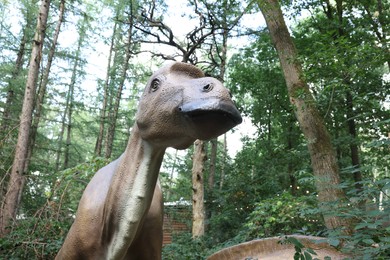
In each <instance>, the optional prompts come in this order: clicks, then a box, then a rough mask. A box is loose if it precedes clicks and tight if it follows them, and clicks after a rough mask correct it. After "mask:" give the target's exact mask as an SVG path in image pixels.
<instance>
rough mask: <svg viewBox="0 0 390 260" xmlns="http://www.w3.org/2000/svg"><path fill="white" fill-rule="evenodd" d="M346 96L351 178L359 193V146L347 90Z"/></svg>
mask: <svg viewBox="0 0 390 260" xmlns="http://www.w3.org/2000/svg"><path fill="white" fill-rule="evenodd" d="M346 96H347V124H348V132H349V135H350V136H351V139H352V140H351V141H350V145H349V147H350V150H351V161H352V167H353V178H354V181H355V188H356V191H357V192H358V193H359V192H361V191H362V188H363V185H362V183H361V181H362V180H363V177H362V172H361V171H360V159H359V147H358V141H357V131H356V123H355V115H354V112H353V98H352V94H351V92H350V91H349V90H347V93H346Z"/></svg>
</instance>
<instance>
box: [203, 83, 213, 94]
mask: <svg viewBox="0 0 390 260" xmlns="http://www.w3.org/2000/svg"><path fill="white" fill-rule="evenodd" d="M212 89H213V85H212V84H207V85H205V86H203V91H204V92H209V91H210V90H212Z"/></svg>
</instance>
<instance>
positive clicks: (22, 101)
mask: <svg viewBox="0 0 390 260" xmlns="http://www.w3.org/2000/svg"><path fill="white" fill-rule="evenodd" d="M279 4H280V5H279ZM389 5H390V4H389V3H388V2H387V1H382V0H375V1H368V0H367V1H366V0H363V1H341V0H336V1H329V0H324V1H317V0H302V1H300V0H299V1H280V2H278V1H276V0H264V1H261V0H259V1H235V0H223V1H205V0H196V1H193V0H188V1H179V4H178V2H176V3H175V6H176V7H175V9H173V8H174V7H173V2H172V1H142V0H138V1H137V0H127V1H124V0H106V1H87V0H68V1H65V0H53V1H48V0H45V1H38V0H33V1H31V0H18V1H6V0H2V1H1V2H0V112H1V113H0V116H1V118H0V194H1V195H0V198H1V200H0V201H1V214H0V228H1V238H0V255H2V256H4V257H5V258H7V259H26V258H29V259H31V258H36V259H52V258H53V257H54V255H55V254H56V252H57V251H58V249H59V247H60V246H61V244H62V241H63V239H64V236H65V235H66V233H67V230H68V228H69V226H70V224H71V223H72V221H73V216H74V213H75V210H76V209H77V204H78V201H79V198H80V196H81V194H82V191H83V189H84V188H85V186H86V184H87V183H88V181H89V179H90V178H91V176H92V175H93V174H94V173H95V172H96V170H97V169H99V168H100V167H102V166H104V165H105V164H107V163H108V162H109V161H111V160H113V159H115V158H117V157H118V156H119V155H120V154H121V153H122V152H123V151H124V148H125V146H126V143H127V140H128V137H129V132H130V129H131V126H132V124H133V123H134V122H133V119H134V114H135V112H136V107H137V100H138V97H139V95H140V92H141V91H142V89H143V86H144V85H145V82H146V80H147V78H148V76H150V75H151V73H152V71H153V70H154V69H156V68H157V67H159V66H160V65H161V64H163V63H164V62H166V60H178V61H184V62H189V63H191V64H194V65H196V66H198V67H200V68H202V69H203V70H204V71H206V73H207V74H209V75H211V76H214V77H217V78H219V79H220V80H222V81H224V82H225V85H226V86H227V87H228V88H229V89H230V90H231V92H232V94H233V97H234V99H235V101H236V103H237V106H238V107H239V108H240V110H241V112H242V113H243V115H244V116H245V117H246V118H247V119H248V120H249V121H250V122H251V124H250V125H251V126H252V127H251V128H253V129H254V131H252V132H253V134H251V135H244V136H243V137H242V138H241V143H242V145H241V146H239V148H236V149H235V150H236V151H235V152H234V153H231V152H230V153H229V152H228V147H230V148H229V149H230V150H232V149H233V148H234V147H232V145H231V144H232V143H234V144H235V143H236V141H235V140H233V137H232V136H231V135H230V134H228V135H225V136H224V137H222V138H220V139H218V140H212V141H209V142H202V143H201V145H199V146H195V149H192V148H191V149H189V150H187V151H186V152H179V153H177V152H176V151H171V152H170V153H168V154H167V155H166V157H165V160H164V166H163V170H162V173H161V181H162V184H163V189H164V199H165V201H166V202H175V201H180V200H185V201H193V200H195V201H200V200H201V201H202V203H200V204H201V205H202V207H201V208H194V209H193V216H194V217H193V219H192V221H189V222H192V223H189V225H190V226H192V232H191V233H188V234H187V233H184V234H181V235H180V236H178V237H175V238H174V241H173V243H172V244H170V245H168V246H165V247H164V255H163V256H164V259H204V258H205V257H206V256H207V255H210V254H211V253H212V252H214V251H216V250H218V249H220V248H222V247H226V246H228V245H233V244H237V243H240V242H243V241H248V240H252V239H255V238H263V237H269V236H280V235H286V234H306V235H317V236H323V237H327V238H328V242H329V243H330V244H331V245H332V246H335V247H337V248H339V249H340V250H344V251H346V252H347V253H353V254H355V255H356V256H357V257H366V258H377V259H380V258H386V257H388V256H389V254H390V228H389V223H390V220H389V216H390V207H389V198H388V196H389V189H390V182H389V180H390V177H389V161H390V160H389V159H390V158H389V157H390V155H389V154H390V153H389V145H390V140H389V138H390V129H389V122H390V117H389V102H390V101H389V94H390V88H389V85H390V84H389V83H390V76H389V65H390V53H389V47H388V46H389V37H390V36H389V33H390V32H389V27H388V26H387V25H388V24H389V20H390V15H389V10H390V6H389ZM177 6H180V8H178V7H177ZM173 10H174V11H173ZM280 10H282V11H283V13H284V17H280V16H279V18H278V16H277V14H278V11H280ZM262 15H264V18H265V20H263V16H262ZM46 17H47V20H46ZM173 18H175V19H173ZM273 19H274V20H273ZM276 19H279V20H277V22H278V23H273V21H276ZM37 21H38V22H37ZM183 21H186V22H183ZM264 21H266V23H265V22H264ZM285 21H286V22H287V24H288V31H287V29H286V32H287V34H283V35H280V34H279V35H278V34H277V33H276V34H275V27H274V26H275V24H279V25H280V24H284V22H285ZM177 24H179V25H181V26H177ZM174 28H177V29H176V30H174ZM276 31H277V30H276ZM278 37H282V38H281V39H282V41H280V39H279V38H278ZM282 43H291V44H290V45H288V46H287V45H283V44H282ZM283 50H285V51H283ZM287 50H288V51H287ZM291 50H292V51H291ZM296 51H297V53H298V54H295V53H296ZM287 54H291V56H286V55H287ZM289 65H294V66H293V68H292V69H293V70H294V71H293V72H294V73H297V74H296V75H298V76H299V77H296V78H295V80H297V82H298V83H299V84H294V83H292V82H293V81H292V79H291V78H292V77H291V76H292V75H293V74H294V73H293V72H291V70H288V68H289ZM290 68H291V67H290ZM302 102H303V103H302ZM28 111H30V112H28ZM310 116H313V117H315V119H316V121H314V122H315V123H314V124H311V122H313V121H310V120H309V119H308V118H310ZM318 126H320V128H318ZM322 126H323V127H322ZM321 127H322V128H321ZM247 128H249V127H248V124H245V125H244V126H243V127H242V128H241V129H242V130H243V131H246V130H247ZM320 130H321V131H320ZM318 133H321V134H320V135H317V136H316V135H315V134H318ZM23 134H24V135H23ZM313 136H314V137H316V138H311V137H313ZM328 136H329V138H328ZM317 139H318V140H317ZM317 143H318V144H319V145H318V146H316V144H317ZM199 147H200V148H199ZM316 149H317V150H316ZM326 149H329V150H328V151H329V153H328V154H326V156H317V157H316V154H317V153H316V151H317V152H318V151H319V150H320V151H321V150H326ZM329 154H330V156H328V155H329ZM328 157H334V159H335V165H333V166H332V167H331V168H332V171H329V172H331V174H332V175H328V171H327V170H326V169H325V170H324V169H321V167H319V165H321V164H323V165H325V164H327V162H328V161H327V160H328V159H327V158H328ZM329 160H331V158H330V159H329ZM194 164H196V165H202V166H203V167H201V171H200V172H196V171H195V170H194V169H193V167H192V166H193V165H194ZM329 174H330V173H329ZM193 176H195V178H192V177H193ZM198 176H200V177H201V178H196V177H198ZM199 180H200V181H199ZM194 187H197V188H196V189H195V188H194ZM324 187H325V188H324ZM195 190H197V191H202V192H198V193H197V192H193V191H195ZM200 193H201V194H200ZM198 213H200V214H198Z"/></svg>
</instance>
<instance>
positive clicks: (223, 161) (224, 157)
mask: <svg viewBox="0 0 390 260" xmlns="http://www.w3.org/2000/svg"><path fill="white" fill-rule="evenodd" d="M226 157H227V138H226V134H224V135H223V153H222V166H221V176H220V180H219V190H222V188H223V183H224V180H225V163H226Z"/></svg>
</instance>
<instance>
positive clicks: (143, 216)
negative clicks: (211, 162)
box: [56, 62, 242, 260]
mask: <svg viewBox="0 0 390 260" xmlns="http://www.w3.org/2000/svg"><path fill="white" fill-rule="evenodd" d="M241 121H242V118H241V116H240V113H239V112H238V110H237V108H236V107H235V105H234V103H233V101H232V100H231V95H230V93H229V91H228V90H227V89H226V88H225V87H224V86H223V85H222V83H221V82H219V81H218V80H216V79H214V78H211V77H205V75H204V73H203V72H202V71H201V70H200V69H198V68H196V67H195V66H192V65H189V64H186V63H181V62H175V63H172V64H169V65H166V66H164V67H162V68H161V69H159V70H158V71H157V72H155V73H154V74H153V75H152V76H151V78H150V79H149V81H148V83H147V85H146V88H145V90H144V92H143V94H142V96H141V98H140V101H139V105H138V111H137V114H136V118H135V124H134V126H133V127H132V131H131V134H130V138H129V142H128V144H127V147H126V150H125V152H124V153H123V154H122V155H121V156H120V157H119V158H118V159H117V160H116V161H113V162H112V163H110V164H108V165H107V166H105V167H103V168H102V169H100V170H99V171H98V172H97V173H96V174H95V175H94V177H93V178H92V180H91V181H90V183H89V184H88V185H87V187H86V189H85V191H84V193H83V195H82V197H81V200H80V203H79V207H78V210H77V213H76V218H75V220H74V223H73V225H72V226H71V228H70V230H69V233H68V235H67V237H66V238H65V241H64V244H63V245H62V248H61V249H60V251H59V252H58V254H57V256H56V259H94V260H95V259H142V260H148V259H151V260H156V259H157V260H158V259H161V249H162V224H163V205H162V192H161V188H160V185H159V183H158V174H159V170H160V166H161V162H162V160H163V156H164V153H165V149H166V148H167V147H174V148H176V149H185V148H188V147H189V146H190V145H191V144H192V143H193V142H194V141H195V140H196V139H202V140H208V139H211V138H215V137H217V136H219V135H221V134H223V133H225V132H227V131H228V130H229V129H231V128H233V127H234V126H236V125H237V124H240V123H241Z"/></svg>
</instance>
